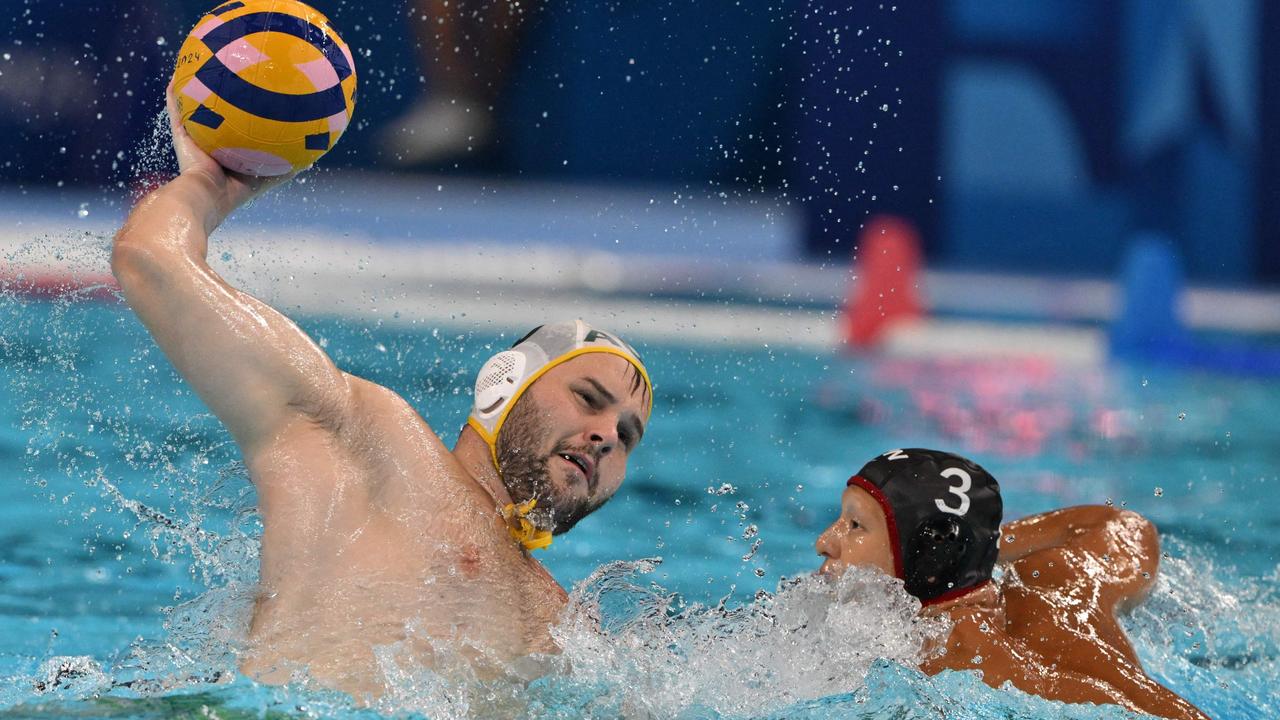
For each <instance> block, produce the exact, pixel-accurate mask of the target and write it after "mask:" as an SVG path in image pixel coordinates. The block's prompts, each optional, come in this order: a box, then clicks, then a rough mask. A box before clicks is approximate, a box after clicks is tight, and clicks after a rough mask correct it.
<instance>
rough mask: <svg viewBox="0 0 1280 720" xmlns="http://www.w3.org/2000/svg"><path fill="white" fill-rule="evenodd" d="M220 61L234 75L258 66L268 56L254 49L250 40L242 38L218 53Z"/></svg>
mask: <svg viewBox="0 0 1280 720" xmlns="http://www.w3.org/2000/svg"><path fill="white" fill-rule="evenodd" d="M218 59H219V60H221V61H222V64H223V65H226V66H227V69H228V70H230V71H231V72H233V73H238V72H240V71H241V70H243V69H245V68H247V67H252V66H254V65H257V64H258V63H260V62H262V61H263V60H266V59H267V56H266V55H264V54H263V53H262V51H261V50H259V49H258V48H256V47H254V46H253V45H252V44H251V43H250V42H249V41H248V40H246V39H244V38H240V39H239V40H236V41H235V42H232V43H230V44H228V45H227V46H226V47H224V48H222V49H221V50H219V51H218Z"/></svg>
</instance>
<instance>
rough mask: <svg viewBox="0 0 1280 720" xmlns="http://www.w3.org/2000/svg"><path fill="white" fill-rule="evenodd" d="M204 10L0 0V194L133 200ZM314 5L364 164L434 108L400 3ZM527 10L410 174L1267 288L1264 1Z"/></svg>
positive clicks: (717, 4)
mask: <svg viewBox="0 0 1280 720" xmlns="http://www.w3.org/2000/svg"><path fill="white" fill-rule="evenodd" d="M207 5H208V3H203V2H192V1H191V0H182V1H181V2H178V1H176V0H174V1H162V0H150V1H149V2H146V1H144V2H138V1H131V2H123V1H120V2H115V1H106V0H101V1H93V0H76V1H73V0H41V2H38V3H29V4H19V3H5V4H4V6H3V7H2V8H0V20H4V21H5V22H4V23H3V29H2V30H0V53H3V55H0V150H2V151H3V152H0V158H3V160H0V181H4V182H7V183H9V185H10V187H14V186H16V185H23V186H31V185H56V184H58V183H64V184H67V183H72V184H76V183H78V184H89V185H95V186H102V187H104V188H108V189H110V188H112V187H117V186H118V185H119V184H121V183H128V182H129V181H130V180H131V179H132V176H133V175H134V171H133V167H134V165H135V162H134V160H135V159H136V153H137V150H138V148H140V147H141V146H143V145H145V144H146V142H145V141H146V139H147V138H148V137H149V134H150V132H151V121H152V119H153V118H154V115H155V112H156V110H157V109H158V108H159V107H160V105H159V96H160V91H161V88H162V86H163V82H164V81H165V80H166V79H167V76H168V72H169V65H170V63H171V62H172V56H173V53H174V51H175V50H176V48H177V46H178V44H179V43H180V41H181V37H182V35H183V34H184V33H185V31H186V30H187V29H188V28H189V27H190V25H191V24H192V23H193V22H194V20H195V19H196V18H197V17H198V16H199V14H200V13H201V11H203V10H205V9H207V7H206V6H207ZM317 5H318V6H323V7H322V9H323V10H325V11H326V12H327V13H328V14H329V15H330V17H331V18H332V19H333V20H334V22H335V25H336V26H337V27H338V28H340V29H341V30H342V31H343V33H344V35H345V36H346V37H347V39H348V40H349V42H350V43H351V44H352V45H353V46H355V47H356V48H358V49H359V50H360V53H359V56H358V65H359V70H360V72H361V95H360V105H359V112H358V117H359V122H358V123H357V124H356V126H355V127H354V128H353V131H351V132H349V133H348V134H347V136H346V137H345V138H344V140H343V141H342V143H340V144H339V146H338V148H337V149H336V150H335V151H334V153H333V155H332V157H330V158H328V159H326V161H325V163H326V165H327V166H330V167H340V166H355V167H378V166H380V165H382V162H383V159H382V158H381V157H380V156H379V153H378V151H377V150H376V147H375V145H374V143H373V137H374V135H375V132H374V131H375V130H376V129H377V128H378V127H379V126H380V125H381V124H382V123H384V122H386V121H387V120H388V119H390V118H391V117H393V116H394V115H395V114H396V113H397V112H399V111H400V110H402V109H403V108H404V107H405V105H406V104H407V103H408V102H410V101H411V100H412V99H413V98H415V97H417V96H418V95H419V94H420V93H424V92H429V90H430V88H429V81H425V82H424V81H423V79H422V78H421V77H420V76H421V70H420V69H419V68H418V67H417V63H416V60H415V55H414V51H413V40H412V38H411V37H410V36H409V32H408V27H407V26H408V21H407V20H406V16H407V7H406V5H405V3H404V2H403V0H399V1H397V2H388V3H355V2H320V1H319V0H318V1H317ZM769 6H771V7H769ZM534 17H535V20H534V21H533V22H532V23H530V24H529V26H528V27H527V28H526V32H525V35H524V38H523V42H522V45H521V48H520V55H519V62H518V65H517V67H516V68H515V70H514V73H513V76H512V82H511V85H510V87H509V88H508V91H507V92H506V93H505V94H504V96H503V99H502V102H501V105H500V106H499V108H498V119H499V127H500V137H501V138H502V141H501V142H500V143H499V144H498V145H497V146H495V147H493V148H491V149H489V150H486V151H484V152H480V153H476V154H475V155H473V156H472V157H469V158H467V159H465V160H464V161H462V162H459V163H456V164H451V165H449V166H447V167H436V168H424V170H428V171H432V172H459V173H470V174H486V175H487V174H496V175H505V176H514V177H527V178H547V177H550V178H557V179H570V180H582V181H590V182H594V183H619V184H625V183H646V184H654V183H658V184H674V185H677V186H680V187H685V188H687V189H688V190H689V191H691V192H694V193H700V194H708V193H715V192H720V191H727V192H734V193H739V192H755V191H764V192H767V193H770V194H780V195H782V196H784V197H786V198H787V199H788V200H790V201H792V202H795V203H798V204H799V205H801V206H802V207H803V208H804V211H805V213H806V216H807V217H808V220H809V231H808V237H807V242H806V247H805V248H804V251H805V252H807V253H808V254H809V255H810V256H811V257H814V258H826V257H834V258H836V259H838V260H839V261H841V262H843V261H844V258H845V256H846V255H847V253H848V252H849V251H850V249H851V248H852V246H853V241H854V239H855V237H856V234H857V227H858V225H859V224H860V223H861V222H862V220H863V219H865V217H866V216H867V215H869V214H871V213H876V212H893V213H897V214H901V215H904V216H906V217H908V218H911V219H912V220H913V221H915V222H916V223H917V224H918V225H919V226H920V227H921V229H922V231H923V235H924V237H925V239H926V252H927V256H928V258H929V259H930V261H931V262H933V263H935V264H941V265H946V266H953V267H972V268H984V269H1005V270H1014V271H1030V272H1054V273H1070V274H1105V275H1110V274H1112V273H1113V272H1114V271H1115V269H1116V267H1117V265H1118V262H1119V257H1120V255H1121V253H1122V250H1123V247H1124V244H1125V240H1126V239H1127V238H1129V237H1132V236H1133V235H1134V234H1135V233H1137V232H1139V231H1143V230H1157V231H1161V232H1163V233H1166V234H1167V235H1169V236H1170V237H1172V238H1174V239H1175V241H1176V242H1177V243H1178V244H1179V246H1180V249H1181V250H1182V253H1183V255H1184V256H1185V258H1186V260H1187V265H1188V269H1189V273H1190V274H1191V275H1192V277H1193V278H1196V279H1199V280H1202V281H1212V282H1225V283H1255V282H1274V281H1276V280H1278V279H1280V169H1278V168H1280V139H1278V138H1277V129H1276V128H1277V125H1280V101H1278V99H1277V95H1278V91H1277V82H1276V81H1275V80H1274V78H1276V77H1277V76H1278V75H1277V71H1280V61H1278V57H1277V51H1276V49H1275V43H1264V42H1262V40H1263V37H1264V36H1265V34H1266V33H1267V29H1268V28H1270V29H1272V30H1275V29H1277V28H1280V11H1278V10H1277V3H1275V2H1263V1H1262V0H1185V1H1183V2H1176V3H1174V2H1165V1H1163V0H1122V1H1119V2H1102V1H1098V0H1039V1H1038V2H1035V3H1027V2H1020V1H1016V0H1003V1H1001V0H966V1H961V0H949V1H945V2H931V3H922V4H919V5H916V6H914V7H907V6H906V4H903V5H902V6H900V7H897V8H896V9H895V8H894V7H893V6H892V5H890V6H888V7H885V6H882V5H880V4H878V3H849V2H848V0H845V2H834V1H829V0H775V1H774V2H772V3H768V2H764V1H763V0H761V1H760V2H756V1H754V0H753V1H752V2H746V1H745V0H696V1H695V0H685V1H676V0H671V1H669V2H666V3H641V2H631V1H628V0H616V1H615V2H576V1H575V2H561V3H549V4H548V5H547V6H546V7H543V8H541V10H540V11H539V12H538V13H537V14H536V15H535V16H534ZM1272 34H1274V33H1272ZM159 38H164V42H163V44H161V43H160V42H159ZM1268 78H1270V79H1271V80H1270V81H1268V82H1264V79H1268ZM2 188H3V185H0V191H3V190H2Z"/></svg>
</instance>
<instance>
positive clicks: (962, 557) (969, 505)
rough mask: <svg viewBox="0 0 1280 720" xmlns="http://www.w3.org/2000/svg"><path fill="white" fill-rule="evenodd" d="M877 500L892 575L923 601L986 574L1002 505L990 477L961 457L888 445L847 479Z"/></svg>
mask: <svg viewBox="0 0 1280 720" xmlns="http://www.w3.org/2000/svg"><path fill="white" fill-rule="evenodd" d="M849 485H851V486H853V485H856V486H857V487H860V488H862V489H863V490H866V491H867V492H868V493H870V494H871V496H872V497H874V498H875V499H876V501H877V502H879V503H880V507H881V508H882V509H883V510H884V515H885V519H886V520H887V521H888V526H889V535H890V539H891V545H892V548H893V568H894V573H895V574H896V575H897V576H898V577H899V578H901V579H902V580H903V581H904V582H905V583H906V588H907V592H909V593H911V594H912V595H914V596H916V597H917V598H919V599H920V600H921V602H922V603H924V604H925V605H929V604H931V603H937V602H942V601H943V600H950V599H952V598H955V597H959V596H960V595H963V594H964V593H966V592H968V591H970V590H972V589H973V588H976V587H978V586H980V585H982V584H983V583H985V582H987V581H988V580H990V579H991V569H992V568H993V567H995V564H996V553H997V552H998V550H999V542H1000V520H1001V517H1002V515H1003V514H1004V505H1003V503H1002V502H1001V501H1000V486H999V484H997V483H996V479H995V478H993V477H991V475H990V474H989V473H988V472H987V471H986V470H983V469H982V468H981V467H979V466H978V465H977V464H976V463H973V462H971V461H969V460H966V459H964V458H962V457H960V456H959V455H952V454H951V453H945V452H940V451H938V450H925V449H923V448H910V449H906V450H891V451H889V452H887V453H885V454H883V455H881V456H880V457H877V458H876V459H874V460H872V461H871V462H869V463H867V464H866V465H864V466H863V467H862V469H861V470H859V471H858V474H857V475H854V476H853V477H851V478H849Z"/></svg>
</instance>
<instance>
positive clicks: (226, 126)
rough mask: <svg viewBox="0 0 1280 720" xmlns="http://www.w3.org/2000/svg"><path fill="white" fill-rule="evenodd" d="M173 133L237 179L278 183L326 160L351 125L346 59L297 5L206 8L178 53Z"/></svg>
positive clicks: (330, 35) (320, 21) (247, 1)
mask: <svg viewBox="0 0 1280 720" xmlns="http://www.w3.org/2000/svg"><path fill="white" fill-rule="evenodd" d="M173 90H174V94H175V95H176V96H177V100H178V109H179V111H180V113H181V117H182V124H183V126H184V127H185V128H186V129H187V132H188V133H190V134H191V138H192V139H193V140H195V143H196V145H198V146H200V149H202V150H204V151H205V152H207V153H209V154H210V155H212V156H213V159H215V160H217V161H218V162H219V163H220V164H221V165H222V166H223V167H225V168H227V169H229V170H234V171H236V172H239V173H244V174H246V175H258V176H263V177H268V176H274V175H285V174H287V173H291V172H296V171H298V170H302V169H303V168H306V167H308V166H310V165H311V164H312V163H314V162H315V161H316V160H317V159H318V158H319V157H320V156H321V155H323V154H325V153H326V152H328V150H329V148H331V147H333V145H334V143H336V142H337V141H338V138H339V137H341V135H342V131H343V130H346V129H347V125H349V124H350V123H351V115H352V113H353V112H354V111H355V103H356V68H355V62H354V60H353V59H352V57H351V50H350V48H348V47H347V44H346V43H344V42H343V41H342V38H340V37H338V33H336V32H334V30H333V28H332V27H331V26H330V25H329V20H328V19H327V18H326V17H325V16H324V15H321V14H320V13H319V12H317V11H316V10H315V9H313V8H311V7H309V6H307V5H304V4H303V3H300V2H297V0H243V1H241V0H233V1H232V2H227V3H224V4H222V5H219V6H218V7H216V8H214V9H213V10H211V11H210V12H209V14H207V15H205V16H204V17H203V18H201V19H200V22H198V23H196V27H195V29H194V30H192V31H191V34H190V35H188V36H187V39H186V41H185V42H183V43H182V49H181V50H179V51H178V62H177V66H176V67H175V68H174V71H173Z"/></svg>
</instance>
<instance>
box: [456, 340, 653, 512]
mask: <svg viewBox="0 0 1280 720" xmlns="http://www.w3.org/2000/svg"><path fill="white" fill-rule="evenodd" d="M652 406H653V387H652V385H651V384H650V381H649V374H648V372H647V371H646V370H645V367H644V364H643V363H642V362H641V361H640V356H639V355H638V354H637V353H636V351H635V349H634V348H632V347H631V346H630V345H628V344H627V343H626V342H624V341H623V340H622V339H621V338H619V337H618V336H616V335H613V334H612V333H608V332H605V331H603V330H598V329H595V328H592V327H591V326H590V325H588V324H587V323H585V322H583V321H582V320H570V321H566V322H558V323H551V324H547V325H542V326H540V327H537V328H534V329H533V330H532V331H530V332H529V334H527V335H525V336H524V337H523V338H521V339H520V340H518V341H516V343H515V344H514V345H512V346H511V349H510V350H504V351H503V352H500V353H498V354H497V355H495V356H493V357H492V358H490V359H489V361H488V362H486V363H485V364H484V366H483V367H482V368H481V369H480V374H479V377H478V378H477V379H476V387H475V402H474V404H473V406H472V410H471V415H470V417H469V418H467V424H468V425H469V426H470V427H471V429H473V430H474V431H475V432H476V433H477V434H478V435H479V436H480V437H481V438H482V439H483V440H484V442H485V443H486V444H487V445H488V446H489V452H490V455H491V457H492V459H493V463H494V467H496V468H497V470H498V475H499V476H500V477H501V479H502V482H503V484H504V485H505V486H506V489H507V492H508V494H510V495H511V499H512V500H513V501H514V502H516V503H522V502H526V501H528V500H530V499H536V500H537V501H538V502H537V507H536V509H535V510H534V511H533V512H532V513H531V514H530V519H531V520H533V521H534V522H535V523H536V524H537V525H539V526H540V527H544V528H547V529H550V530H551V531H552V532H555V533H562V532H565V531H567V530H568V529H569V528H571V527H573V525H574V524H576V523H577V522H578V521H579V520H581V519H582V518H583V517H586V516H587V515H589V514H590V513H591V512H593V511H594V510H596V509H597V508H599V507H600V506H601V505H603V504H604V503H605V502H606V501H608V500H609V498H610V497H612V496H613V494H614V493H615V492H616V491H617V489H618V487H619V486H620V485H621V484H622V479H623V477H624V476H625V475H626V463H627V458H628V456H629V455H630V453H631V451H632V450H633V449H634V448H635V446H636V444H637V443H638V442H639V441H640V437H641V436H642V435H643V434H644V428H645V424H646V423H647V422H648V420H649V413H650V411H651V410H652Z"/></svg>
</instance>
